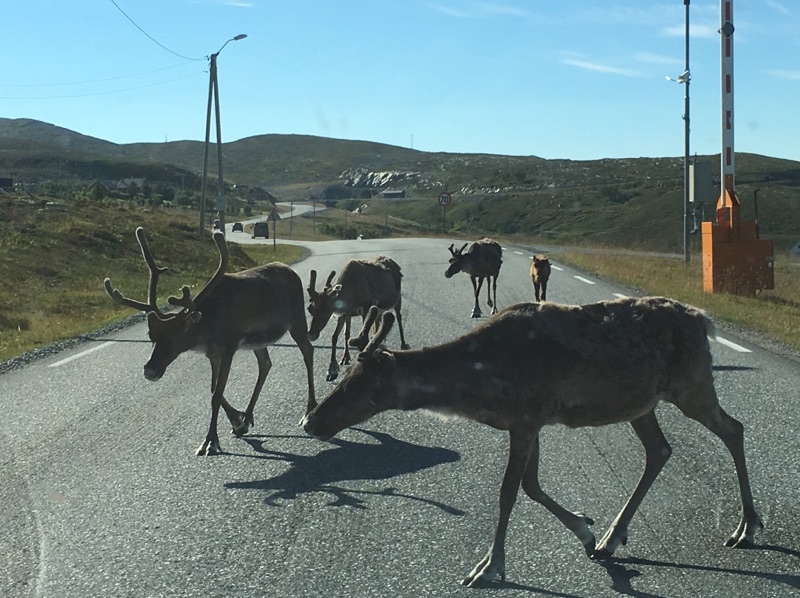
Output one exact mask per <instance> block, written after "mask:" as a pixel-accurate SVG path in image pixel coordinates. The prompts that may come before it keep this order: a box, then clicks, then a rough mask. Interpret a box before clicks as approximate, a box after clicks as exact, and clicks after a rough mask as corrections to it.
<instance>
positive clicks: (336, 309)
mask: <svg viewBox="0 0 800 598" xmlns="http://www.w3.org/2000/svg"><path fill="white" fill-rule="evenodd" d="M334 276H336V272H335V271H334V270H331V273H330V274H329V275H328V279H327V280H326V281H325V286H324V287H323V289H322V292H318V291H317V289H316V286H317V271H316V270H312V271H311V282H310V284H309V285H308V297H309V303H308V312H309V313H310V314H311V324H310V325H309V327H308V338H309V339H311V340H312V341H315V340H317V339H318V338H319V335H320V333H321V332H322V330H323V328H325V326H326V325H327V324H328V321H329V320H330V319H331V316H334V315H335V316H336V328H335V329H334V331H333V338H332V340H331V345H332V347H331V362H330V365H329V366H328V378H327V380H328V381H329V382H330V381H332V380H336V378H337V376H338V375H339V365H347V364H349V363H350V347H349V340H350V319H351V318H352V316H361V318H362V320H363V318H364V316H366V315H367V310H369V308H370V307H371V306H373V305H375V306H377V307H378V308H379V309H381V310H387V309H393V310H394V312H395V313H396V314H397V327H398V329H399V331H400V346H401V347H402V348H403V349H408V348H409V346H408V345H407V344H406V338H405V335H404V333H403V316H402V315H401V313H400V310H401V308H402V305H403V298H402V294H401V280H402V278H403V274H402V273H401V272H400V266H399V265H398V264H397V262H395V261H394V260H393V259H392V258H389V257H386V256H383V255H381V256H379V257H376V258H373V259H369V260H350V261H348V262H347V263H346V264H345V265H344V267H343V268H342V272H341V273H340V274H339V278H337V279H336V284H332V283H333V277H334ZM342 328H344V352H343V355H342V361H341V363H337V362H336V343H337V342H338V340H339V333H340V332H341V331H342Z"/></svg>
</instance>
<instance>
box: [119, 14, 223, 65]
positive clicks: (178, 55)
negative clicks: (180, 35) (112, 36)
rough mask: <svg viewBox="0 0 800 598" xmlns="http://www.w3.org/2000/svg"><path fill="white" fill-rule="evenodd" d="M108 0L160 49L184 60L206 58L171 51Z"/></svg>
mask: <svg viewBox="0 0 800 598" xmlns="http://www.w3.org/2000/svg"><path fill="white" fill-rule="evenodd" d="M110 2H111V4H113V5H114V6H116V7H117V10H118V11H119V12H121V13H122V14H123V15H125V18H126V19H128V20H129V21H130V22H131V23H132V24H133V26H134V27H136V28H137V29H138V30H139V31H141V32H142V33H143V34H144V35H145V36H146V37H147V39H149V40H150V41H151V42H153V43H154V44H156V45H157V46H159V47H160V48H162V49H164V50H166V51H167V52H169V53H170V54H174V55H175V56H177V57H178V58H183V59H184V60H206V59H207V58H208V57H207V56H203V58H189V57H188V56H183V55H181V54H178V53H177V52H173V51H172V50H170V49H169V48H167V47H166V46H165V45H164V44H162V43H161V42H159V41H158V40H157V39H155V38H154V37H153V36H151V35H150V34H149V33H147V31H145V30H144V29H142V28H141V27H139V25H138V24H137V23H136V21H134V20H133V19H132V18H130V17H129V16H128V14H127V13H126V12H125V11H124V10H122V9H121V8H120V6H119V4H117V3H116V2H115V1H114V0H110Z"/></svg>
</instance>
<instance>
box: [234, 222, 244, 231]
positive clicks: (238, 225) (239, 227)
mask: <svg viewBox="0 0 800 598" xmlns="http://www.w3.org/2000/svg"><path fill="white" fill-rule="evenodd" d="M231 230H232V231H233V232H235V233H243V232H244V225H243V224H242V223H241V222H234V223H233V228H232V229H231Z"/></svg>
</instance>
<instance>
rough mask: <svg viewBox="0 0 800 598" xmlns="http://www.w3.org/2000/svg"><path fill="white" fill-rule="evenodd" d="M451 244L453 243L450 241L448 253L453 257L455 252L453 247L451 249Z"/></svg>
mask: <svg viewBox="0 0 800 598" xmlns="http://www.w3.org/2000/svg"><path fill="white" fill-rule="evenodd" d="M453 245H454V243H450V247H448V249H449V250H450V255H452V256H454V257H455V255H456V252H455V249H453Z"/></svg>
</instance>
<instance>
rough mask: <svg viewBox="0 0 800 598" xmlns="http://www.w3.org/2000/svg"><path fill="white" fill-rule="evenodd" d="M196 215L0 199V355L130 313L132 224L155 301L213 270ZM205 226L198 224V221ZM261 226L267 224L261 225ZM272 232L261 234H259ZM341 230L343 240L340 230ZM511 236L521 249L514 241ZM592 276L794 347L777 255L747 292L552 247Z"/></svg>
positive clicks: (282, 256) (255, 249) (286, 252)
mask: <svg viewBox="0 0 800 598" xmlns="http://www.w3.org/2000/svg"><path fill="white" fill-rule="evenodd" d="M197 221H198V217H197V214H196V213H194V212H183V211H181V210H165V209H160V208H140V207H133V206H132V205H131V204H130V203H129V202H119V203H113V202H112V203H101V204H98V203H94V202H80V201H78V202H69V203H66V204H65V203H54V202H48V201H45V200H30V199H27V198H20V197H12V198H0V277H2V280H3V284H2V285H0V361H4V360H8V359H10V358H12V357H16V356H18V355H22V354H23V353H26V352H28V351H31V350H33V349H37V348H40V347H46V346H49V345H52V344H53V343H56V342H59V341H64V340H68V339H70V338H74V337H76V336H79V335H81V334H86V333H88V332H91V331H93V330H97V329H98V328H101V327H103V326H106V325H108V324H112V323H115V322H118V321H120V320H122V319H123V318H125V317H126V316H128V315H131V314H132V313H134V312H133V310H131V309H128V308H125V307H120V306H118V305H116V304H114V303H113V302H112V301H111V300H110V299H109V298H108V295H107V294H106V292H105V290H104V289H103V279H104V278H105V277H106V276H108V277H110V278H111V281H112V283H113V284H114V286H116V287H117V288H119V289H120V291H121V292H122V293H123V294H125V295H127V296H130V297H132V298H138V299H141V300H145V295H146V292H147V284H148V271H147V267H146V265H145V263H144V260H143V259H142V256H141V253H140V251H139V247H138V245H137V243H136V238H135V236H134V230H135V228H136V227H137V226H143V227H144V228H145V230H146V231H147V233H148V238H149V240H150V246H151V249H152V251H153V253H154V256H155V259H156V261H157V263H158V264H159V265H163V266H167V267H169V268H170V270H169V272H167V273H166V274H165V275H164V276H162V278H161V281H160V284H159V303H160V304H163V303H165V302H166V299H167V296H169V295H172V294H177V293H178V290H179V288H180V287H181V286H182V285H184V284H187V285H189V286H190V287H191V288H192V289H193V290H197V289H199V288H200V286H201V285H202V284H204V283H205V281H206V280H208V278H209V277H210V276H211V274H212V273H213V272H214V270H215V269H216V266H217V262H218V254H217V251H216V248H215V247H214V244H213V242H212V241H211V237H210V233H207V234H206V235H204V237H203V238H202V239H201V238H199V236H198V233H197V226H198V225H197ZM209 222H210V220H209ZM270 228H271V229H272V227H270ZM387 230H388V233H389V234H390V235H395V236H402V235H409V236H420V235H422V234H424V232H421V231H420V230H419V227H416V228H415V227H412V226H408V227H406V226H405V225H398V223H397V221H396V219H393V218H391V217H388V216H387V215H386V214H367V215H354V214H348V213H345V212H344V211H343V210H329V211H326V212H320V213H318V214H316V215H313V214H312V215H311V216H309V217H295V218H294V219H288V218H287V219H284V220H281V221H279V222H278V241H279V242H278V244H277V246H276V247H275V248H273V245H272V243H264V244H258V245H236V244H231V246H230V251H231V265H230V268H229V269H230V271H238V270H243V269H245V268H250V267H253V266H256V265H258V264H263V263H267V262H271V261H280V262H283V263H287V264H291V263H293V262H295V261H296V260H297V259H299V257H300V255H301V254H302V249H301V248H300V247H298V246H294V245H288V244H281V243H280V239H292V240H301V239H306V240H316V241H321V240H326V239H332V238H337V237H347V236H354V235H355V234H364V236H365V237H373V236H375V237H377V236H382V235H383V234H384V233H386V232H387ZM271 232H272V231H271ZM351 234H352V235H351ZM513 242H516V243H527V244H530V240H527V239H521V238H515V239H514V240H513ZM553 257H554V258H555V259H558V260H560V261H564V262H565V263H570V264H572V265H574V266H576V267H578V268H581V269H583V270H586V271H588V272H592V273H595V274H596V275H598V276H601V277H604V278H608V279H612V280H615V281H618V282H620V283H621V284H623V285H625V286H627V287H629V288H632V289H636V290H638V291H640V292H642V293H646V294H651V295H666V296H669V297H674V298H675V299H678V300H681V301H685V302H687V303H692V304H695V305H697V306H699V307H702V308H704V309H706V310H707V311H708V312H709V313H710V314H711V315H712V316H713V317H714V318H715V319H717V320H723V321H726V322H731V323H734V324H738V325H741V326H746V327H748V328H750V329H753V330H756V331H758V332H762V333H764V334H766V335H769V337H771V338H774V339H777V340H778V341H781V342H782V343H785V344H786V345H789V346H791V347H794V348H795V349H797V350H798V351H800V299H798V298H799V297H800V265H798V264H797V263H796V262H795V263H794V264H792V263H790V262H789V261H788V260H786V259H780V258H779V259H777V261H776V271H775V289H774V290H771V291H765V292H763V293H761V294H760V295H759V296H758V297H736V296H732V295H725V294H714V295H711V294H706V293H704V292H703V290H702V275H701V272H700V265H699V261H698V260H695V261H694V262H693V263H692V264H691V265H690V266H689V267H688V268H685V267H684V265H683V262H682V261H679V260H672V259H662V258H651V257H629V256H620V255H609V254H600V253H598V254H593V253H577V252H572V253H560V254H553Z"/></svg>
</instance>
